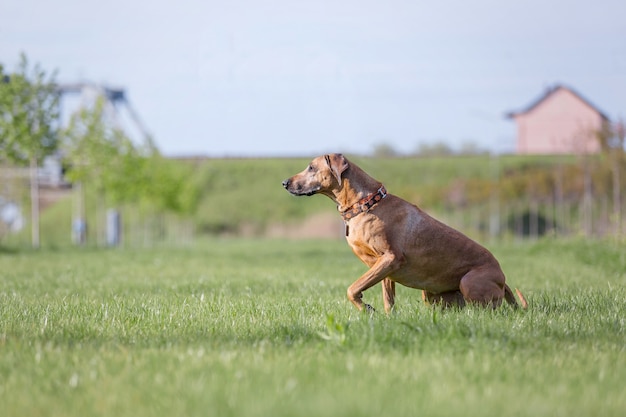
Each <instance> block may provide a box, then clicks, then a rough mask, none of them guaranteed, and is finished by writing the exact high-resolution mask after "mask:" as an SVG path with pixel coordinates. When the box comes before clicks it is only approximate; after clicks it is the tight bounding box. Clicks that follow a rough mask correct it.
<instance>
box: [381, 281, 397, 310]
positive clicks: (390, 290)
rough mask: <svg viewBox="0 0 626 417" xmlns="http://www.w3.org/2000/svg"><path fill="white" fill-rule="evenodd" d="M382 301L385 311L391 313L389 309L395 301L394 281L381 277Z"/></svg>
mask: <svg viewBox="0 0 626 417" xmlns="http://www.w3.org/2000/svg"><path fill="white" fill-rule="evenodd" d="M382 287H383V302H384V303H385V312H386V313H387V314H389V313H391V309H392V308H393V305H394V304H395V302H396V283H395V282H394V281H392V280H391V279H389V278H385V279H383V282H382Z"/></svg>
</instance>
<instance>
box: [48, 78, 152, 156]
mask: <svg viewBox="0 0 626 417" xmlns="http://www.w3.org/2000/svg"><path fill="white" fill-rule="evenodd" d="M57 91H58V93H59V95H60V98H61V100H59V102H60V103H59V106H63V104H64V102H66V101H67V100H66V99H71V98H73V97H78V98H79V100H80V102H79V103H78V108H84V107H89V106H92V105H93V104H94V103H95V102H96V100H98V99H99V98H104V100H105V115H104V117H105V119H106V122H107V123H111V124H113V125H114V126H115V127H118V128H121V129H122V130H124V131H125V132H126V133H127V134H129V136H130V137H131V138H132V137H133V136H135V135H131V134H130V133H131V132H128V127H129V126H126V125H125V123H123V121H124V120H125V119H129V121H130V123H131V125H132V126H130V127H132V128H134V129H135V130H136V131H137V132H138V135H139V140H140V141H143V142H144V143H146V144H152V136H151V135H150V133H149V132H148V129H146V126H145V125H144V124H143V122H142V121H141V118H140V117H139V114H138V112H137V111H136V110H135V108H134V106H133V105H132V104H131V102H130V100H129V99H128V95H127V94H126V91H125V90H124V89H123V88H114V87H110V86H107V85H104V84H97V83H93V82H77V83H67V84H59V85H58V86H57ZM65 104H67V103H65ZM74 111H76V109H75V110H73V111H70V112H68V113H69V114H72V113H74Z"/></svg>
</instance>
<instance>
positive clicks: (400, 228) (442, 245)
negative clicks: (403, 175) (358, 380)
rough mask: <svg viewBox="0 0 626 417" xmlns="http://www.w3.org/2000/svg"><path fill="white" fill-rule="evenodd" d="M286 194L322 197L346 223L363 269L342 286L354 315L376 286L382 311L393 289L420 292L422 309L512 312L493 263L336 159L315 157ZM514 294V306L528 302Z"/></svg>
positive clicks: (288, 181)
mask: <svg viewBox="0 0 626 417" xmlns="http://www.w3.org/2000/svg"><path fill="white" fill-rule="evenodd" d="M283 187H285V189H286V190H287V191H289V192H290V193H291V194H293V195H297V196H302V195H307V196H310V195H313V194H323V195H325V196H327V197H329V198H330V199H332V200H333V201H334V202H335V203H337V209H338V210H339V212H340V213H341V215H342V217H343V218H344V221H345V224H346V239H347V240H348V243H349V244H350V247H351V248H352V251H353V252H354V253H355V254H356V256H358V257H359V258H360V259H361V260H362V261H363V262H364V263H365V264H366V265H367V266H368V267H369V268H370V269H369V270H368V271H367V272H366V273H365V274H363V275H362V276H361V277H360V278H359V279H357V280H356V281H355V282H354V283H353V284H352V285H350V287H349V288H348V299H349V300H350V301H351V302H352V303H353V304H354V305H355V306H356V307H357V308H358V309H359V310H361V309H363V308H364V307H365V308H366V309H368V310H373V309H372V307H371V306H370V305H368V304H365V303H363V291H365V290H367V289H368V288H370V287H372V286H374V285H376V284H377V283H379V282H382V288H383V301H384V304H385V311H387V312H390V311H391V309H392V307H393V305H394V298H395V283H396V282H397V283H399V284H402V285H404V286H407V287H410V288H417V289H421V290H422V297H423V299H424V300H425V301H428V302H430V303H439V304H442V305H444V306H450V305H458V306H461V307H462V306H464V305H465V303H466V302H467V303H477V304H481V305H484V306H492V307H494V308H495V307H497V306H499V305H500V304H501V303H502V299H505V300H506V301H507V302H508V303H509V304H511V305H513V306H517V305H518V304H517V302H516V301H515V297H514V296H513V293H512V292H511V289H510V288H509V287H508V285H506V283H505V278H504V273H503V272H502V269H501V268H500V264H499V263H498V261H497V260H496V258H494V256H493V255H492V254H491V252H489V251H488V250H487V249H485V248H484V247H482V246H481V245H479V244H478V243H476V242H474V241H473V240H471V239H470V238H468V237H467V236H465V235H464V234H462V233H461V232H459V231H457V230H455V229H453V228H451V227H449V226H447V225H445V224H443V223H441V222H439V221H437V220H435V219H434V218H432V217H430V216H429V215H428V214H426V213H425V212H423V211H422V210H421V209H420V208H419V207H417V206H414V205H413V204H410V203H409V202H407V201H405V200H403V199H401V198H399V197H396V196H395V195H392V194H387V191H386V190H385V187H384V186H383V185H382V184H381V183H380V182H378V181H376V180H375V179H374V178H372V177H370V176H369V175H367V174H366V173H365V172H364V171H363V170H362V169H360V168H359V167H358V166H356V165H355V164H353V163H351V162H349V161H348V160H347V159H346V158H345V157H344V156H343V155H341V154H331V155H324V156H320V157H317V158H315V159H314V160H313V161H311V163H310V164H309V166H308V167H307V168H306V169H305V170H304V171H302V172H300V173H299V174H296V175H294V176H293V177H291V178H289V179H286V180H285V181H283ZM516 291H517V294H518V296H519V298H520V300H521V303H522V307H523V308H526V307H527V306H528V303H527V302H526V300H525V299H524V297H523V295H522V294H521V292H519V291H518V290H516Z"/></svg>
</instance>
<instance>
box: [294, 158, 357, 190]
mask: <svg viewBox="0 0 626 417" xmlns="http://www.w3.org/2000/svg"><path fill="white" fill-rule="evenodd" d="M348 167H349V164H348V160H347V159H346V158H344V156H343V155H342V154H340V153H333V154H330V155H324V156H318V157H317V158H315V159H313V160H312V161H311V163H310V164H309V165H308V166H307V167H306V168H305V169H304V171H302V172H300V173H299V174H296V175H294V176H293V177H291V178H287V179H286V180H285V181H283V187H285V189H286V190H287V191H289V192H290V193H291V194H293V195H313V194H317V193H324V192H329V191H331V190H333V189H336V188H340V187H341V183H342V181H341V176H342V174H343V173H344V172H345V171H346V170H347V169H348Z"/></svg>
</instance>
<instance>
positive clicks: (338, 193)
mask: <svg viewBox="0 0 626 417" xmlns="http://www.w3.org/2000/svg"><path fill="white" fill-rule="evenodd" d="M348 170H349V171H350V172H346V173H345V174H347V175H343V176H342V180H341V186H338V187H337V188H335V189H333V190H332V193H331V194H329V195H328V196H329V197H330V198H331V199H332V200H333V201H334V202H335V203H337V210H339V211H340V212H343V211H345V210H348V209H349V208H350V207H352V206H354V205H355V204H357V203H358V202H359V201H361V200H363V199H364V198H367V197H368V196H370V195H373V194H376V193H377V192H378V191H379V190H380V187H382V183H381V182H379V181H377V180H375V179H374V178H372V177H370V176H369V175H367V174H366V173H365V171H363V170H362V169H360V168H359V167H357V166H356V165H350V167H349V168H348Z"/></svg>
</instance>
